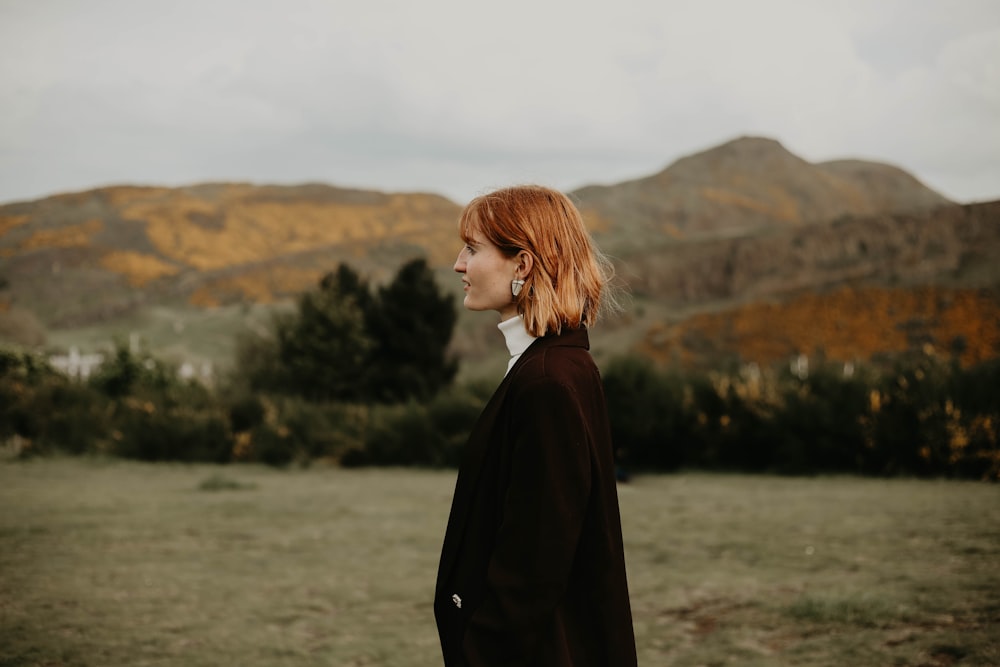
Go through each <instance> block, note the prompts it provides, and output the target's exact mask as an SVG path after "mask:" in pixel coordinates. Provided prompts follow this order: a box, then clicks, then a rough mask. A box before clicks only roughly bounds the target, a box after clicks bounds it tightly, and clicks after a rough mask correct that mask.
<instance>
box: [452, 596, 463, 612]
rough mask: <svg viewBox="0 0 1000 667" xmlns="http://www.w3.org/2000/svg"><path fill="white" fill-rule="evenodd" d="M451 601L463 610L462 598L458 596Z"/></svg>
mask: <svg viewBox="0 0 1000 667" xmlns="http://www.w3.org/2000/svg"><path fill="white" fill-rule="evenodd" d="M451 601H452V602H454V603H455V606H456V607H458V608H459V609H461V608H462V598H460V597H458V595H457V594H456V595H452V596H451Z"/></svg>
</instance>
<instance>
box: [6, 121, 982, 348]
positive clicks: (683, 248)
mask: <svg viewBox="0 0 1000 667" xmlns="http://www.w3.org/2000/svg"><path fill="white" fill-rule="evenodd" d="M571 194H572V196H573V197H574V198H575V199H576V200H577V202H578V203H579V205H580V207H581V209H582V210H583V212H584V216H585V218H586V219H587V221H588V224H589V225H590V227H591V229H592V230H593V231H594V234H595V236H596V238H597V239H598V242H599V244H600V245H601V247H602V248H604V249H605V250H606V251H608V252H609V254H611V255H612V256H613V257H614V258H615V260H616V262H617V265H618V271H619V276H620V277H621V278H622V279H623V280H624V282H625V283H627V287H628V289H629V291H630V292H631V293H632V295H633V297H634V299H633V311H632V312H626V313H625V314H624V315H623V316H622V317H620V318H619V319H618V320H616V321H615V322H612V323H610V324H609V326H608V327H607V332H608V333H607V334H605V339H606V340H608V341H609V344H610V341H611V338H614V339H615V343H614V345H613V347H615V349H618V350H620V349H622V348H623V347H626V348H627V347H632V346H635V347H638V348H641V349H643V350H644V351H646V352H647V353H649V354H651V355H653V356H659V357H661V358H688V357H689V356H690V355H689V354H688V352H684V351H683V350H680V348H677V347H676V345H677V341H678V340H681V341H683V340H688V341H695V342H696V343H697V338H698V336H699V335H700V334H697V333H696V330H697V327H694V328H689V329H687V330H685V331H684V332H682V333H683V335H679V337H678V336H673V334H670V335H667V334H664V331H666V330H668V329H670V330H671V331H674V333H678V332H679V331H680V330H679V329H676V327H678V326H680V325H681V323H682V322H684V321H692V322H696V321H697V320H692V319H691V318H692V317H694V316H700V317H702V318H704V317H706V316H707V315H711V314H714V316H718V317H721V318H723V319H725V318H729V320H726V321H730V320H732V318H733V317H736V313H737V310H738V311H739V313H740V315H739V316H740V317H742V318H744V319H746V318H750V319H752V318H753V314H752V313H753V312H760V313H762V317H765V316H766V317H772V316H773V315H774V311H773V307H774V306H775V304H787V303H794V302H795V301H796V299H801V298H802V297H803V295H807V294H812V295H818V296H822V295H823V294H840V296H839V297H838V298H840V299H841V300H843V298H844V297H843V294H842V293H839V292H837V290H838V289H839V288H850V289H855V288H857V290H856V291H854V292H849V293H851V294H855V295H859V296H858V297H857V298H869V297H871V294H870V293H867V292H865V291H864V289H862V288H868V287H872V288H879V289H900V290H904V291H906V290H911V289H917V288H920V289H926V288H928V287H930V288H933V289H937V290H969V289H971V290H979V292H977V294H985V295H986V297H984V298H985V301H984V300H982V299H980V300H974V301H975V303H977V304H981V305H979V306H977V307H976V308H978V309H979V310H978V311H977V310H975V309H973V311H974V312H982V313H983V315H982V317H988V315H987V314H986V313H985V311H984V310H983V309H988V308H989V307H990V306H989V304H990V303H995V302H996V288H997V287H998V285H1000V278H998V276H1000V271H998V269H996V267H995V266H994V261H993V259H992V258H993V257H996V256H1000V204H998V203H994V204H980V205H973V206H961V205H958V204H955V203H953V202H950V201H948V200H947V199H945V198H944V197H942V196H941V195H939V194H937V193H935V192H934V191H932V190H930V189H929V188H927V187H926V186H924V185H923V184H921V183H920V182H919V181H917V180H916V179H915V178H913V177H912V176H911V175H909V174H907V173H906V172H905V171H903V170H901V169H898V168H896V167H891V166H888V165H884V164H878V163H872V162H862V161H856V160H844V161H837V162H826V163H820V164H811V163H809V162H806V161H805V160H802V159H801V158H799V157H797V156H795V155H793V154H792V153H790V152H788V151H787V150H786V149H785V148H784V147H782V146H781V145H780V144H779V143H778V142H776V141H773V140H770V139H763V138H741V139H737V140H734V141H731V142H728V143H726V144H723V145H721V146H718V147H715V148H712V149H710V150H707V151H704V152H702V153H698V154H696V155H691V156H689V157H685V158H683V159H681V160H678V161H677V162H675V163H674V164H672V165H670V166H669V167H667V168H666V169H664V170H663V171H661V172H659V173H657V174H654V175H651V176H649V177H646V178H642V179H637V180H634V181H628V182H625V183H620V184H616V185H605V186H590V187H585V188H582V189H580V190H577V191H575V192H573V193H571ZM459 211H460V206H459V205H458V204H456V203H454V202H451V201H448V200H447V199H445V198H443V197H440V196H437V195H433V194H419V193H417V194H385V193H380V192H372V191H359V190H348V189H342V188H337V187H333V186H328V185H321V184H309V185H302V186H254V185H248V184H202V185H195V186H191V187H185V188H154V187H129V186H123V187H111V188H102V189H98V190H91V191H87V192H80V193H72V194H65V195H59V196H54V197H49V198H46V199H42V200H38V201H33V202H21V203H15V204H8V205H6V206H0V341H2V340H7V341H8V342H11V341H13V342H19V343H22V344H25V343H27V344H36V345H37V344H41V343H43V342H44V341H45V340H46V339H47V336H48V337H49V338H50V339H51V336H52V335H53V334H55V333H58V332H67V331H78V330H83V329H87V328H89V329H93V328H95V327H97V328H99V329H101V330H102V331H112V330H114V329H115V328H116V327H118V326H121V327H125V326H128V327H131V328H134V327H136V326H140V327H141V326H142V322H143V321H144V320H143V317H142V315H143V313H149V312H152V311H153V310H156V309H159V310H157V312H160V311H163V309H167V310H168V311H169V312H170V313H171V314H170V315H168V316H167V317H174V319H175V325H174V327H175V328H177V327H178V326H179V325H177V323H176V322H178V321H180V320H178V319H177V318H178V317H179V316H176V313H178V312H180V311H182V310H183V311H185V312H204V313H216V312H221V311H219V310H218V309H219V308H223V309H224V308H233V307H239V308H244V309H245V308H248V307H255V308H256V307H259V305H260V304H273V303H280V302H282V301H283V300H287V299H288V298H289V297H291V296H294V295H295V294H297V293H299V292H301V291H302V290H305V289H308V288H310V287H312V286H313V285H315V284H316V282H317V280H318V279H319V278H320V277H321V276H322V275H323V273H325V272H327V271H329V270H331V269H333V268H334V267H335V266H336V265H337V264H338V263H339V262H348V263H350V264H351V265H352V266H354V267H355V268H357V269H358V270H360V271H361V272H362V273H363V274H365V275H367V276H369V277H370V278H371V279H373V280H375V281H379V280H382V279H385V278H387V277H388V276H389V275H391V273H392V272H393V271H394V270H395V268H396V267H398V266H399V265H400V264H401V263H402V262H403V261H405V260H406V259H409V258H411V257H413V256H416V255H424V256H427V257H428V258H429V259H430V261H431V263H432V264H433V265H435V266H437V267H439V268H440V269H441V271H442V274H444V273H445V272H447V270H448V267H450V265H451V262H452V261H453V255H454V254H455V252H457V249H458V245H459V244H458V241H457V239H456V236H455V222H456V219H457V216H458V213H459ZM449 285H450V283H449ZM983 290H986V291H985V292H983ZM991 290H992V291H991ZM865 294H868V296H865ZM871 298H874V297H871ZM991 299H992V301H991ZM755 304H758V305H759V306H760V308H761V309H760V310H759V311H754V310H753V309H754V308H756V307H757V305H755ZM982 304H986V305H982ZM838 307H841V308H843V304H842V303H841V305H840V306H838ZM747 308H749V309H750V310H749V311H746V312H744V310H740V309H747ZM769 308H770V309H772V310H768V309H769ZM747 312H749V313H751V314H749V315H748V314H747ZM727 313H728V315H727ZM765 313H767V315H765ZM966 315H967V317H966V318H967V319H968V318H969V317H972V316H969V315H968V312H967V313H966ZM972 318H973V319H977V318H979V316H978V315H976V316H975V317H972ZM237 319H238V318H237ZM980 319H981V318H980ZM220 321H221V319H220ZM701 321H702V323H703V324H704V323H705V322H707V320H704V319H703V320H701ZM126 322H127V324H126ZM136 322H139V324H136ZM234 326H239V325H234ZM490 326H491V327H492V324H490ZM692 326H693V325H692ZM719 326H720V325H719V324H718V323H717V322H715V323H712V324H711V325H710V326H709V324H705V327H706V328H705V330H704V335H706V336H714V337H715V338H717V339H718V341H720V342H718V345H714V344H713V345H712V346H708V348H711V350H710V351H709V352H706V354H711V355H716V356H717V355H724V354H736V355H737V356H739V357H741V358H742V357H746V356H747V355H748V354H750V353H749V352H748V351H747V350H749V348H748V346H747V345H746V344H742V347H741V345H740V344H738V338H739V337H738V336H737V337H734V336H732V335H730V336H728V338H727V337H726V336H722V335H721V334H719V331H720V329H719ZM671 327H673V329H671ZM713 332H714V333H713ZM494 333H495V332H494ZM963 335H964V334H963ZM984 335H985V334H984ZM463 336H464V338H463ZM671 336H673V337H671ZM64 338H65V337H61V339H64ZM190 338H191V341H190V342H191V344H192V345H195V346H196V345H197V344H198V341H197V340H196V336H195V334H194V333H193V332H192V333H191V335H190ZM484 338H485V336H484V335H483V334H482V332H478V333H477V332H476V331H471V332H467V333H462V334H460V338H459V340H457V341H456V349H459V350H461V351H462V352H463V353H464V354H466V355H467V356H470V357H474V356H476V354H477V350H478V349H479V348H480V347H481V343H482V341H483V339H484ZM668 339H669V340H672V341H673V342H672V343H670V344H671V345H674V347H673V348H671V349H672V350H673V351H672V352H669V353H667V352H665V351H664V348H663V346H662V345H660V344H659V343H657V341H660V342H662V341H664V340H668ZM725 340H729V341H730V343H732V345H729V347H728V348H726V346H725V345H724V344H723V343H724V342H725ZM622 341H624V343H623V342H622ZM734 341H735V342H734ZM990 344H992V343H988V344H987V348H988V347H989V345H990ZM658 345H659V347H658ZM699 345H700V348H705V346H704V345H701V344H695V345H694V347H693V348H692V350H693V349H695V348H698V349H700V348H699ZM720 346H721V347H720ZM734 346H735V347H734ZM222 347H223V348H225V346H222ZM751 347H752V346H751ZM808 347H809V344H808V341H806V342H803V341H801V340H797V341H796V342H795V343H794V345H792V344H790V345H788V346H786V348H787V350H786V349H785V348H783V353H784V351H787V352H795V351H796V350H801V349H804V348H808ZM825 347H826V348H829V347H830V344H829V343H827V344H826V345H825ZM967 347H968V346H967ZM973 347H976V349H980V348H982V346H981V345H980V346H973ZM708 348H706V349H708ZM723 348H725V349H723ZM679 350H680V352H679ZM726 350H728V352H727V351H726ZM741 350H742V351H741ZM681 352H683V353H681ZM206 354H207V353H206ZM213 354H218V351H216V352H214V353H213ZM223 356H224V352H223ZM751 356H752V355H751Z"/></svg>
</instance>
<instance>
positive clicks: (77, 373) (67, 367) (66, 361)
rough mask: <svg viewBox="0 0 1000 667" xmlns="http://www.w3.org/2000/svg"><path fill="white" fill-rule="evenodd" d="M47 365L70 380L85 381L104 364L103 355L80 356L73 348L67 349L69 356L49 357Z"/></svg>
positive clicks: (56, 355) (57, 355)
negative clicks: (50, 365)
mask: <svg viewBox="0 0 1000 667" xmlns="http://www.w3.org/2000/svg"><path fill="white" fill-rule="evenodd" d="M49 363H50V364H52V367H53V368H55V369H56V370H59V371H62V372H63V373H65V374H66V375H68V376H69V377H71V378H77V379H79V380H86V379H87V378H89V377H90V374H91V373H93V372H94V370H95V369H96V368H97V367H98V366H100V365H101V364H103V363H104V355H103V354H80V351H79V350H78V349H76V348H75V347H71V348H69V354H55V355H52V356H51V357H49Z"/></svg>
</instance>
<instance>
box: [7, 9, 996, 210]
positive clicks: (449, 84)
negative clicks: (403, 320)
mask: <svg viewBox="0 0 1000 667" xmlns="http://www.w3.org/2000/svg"><path fill="white" fill-rule="evenodd" d="M741 135H758V136H767V137H771V138H774V139H777V140H779V141H781V142H782V143H783V144H784V145H785V147H786V148H788V149H789V150H790V151H792V152H793V153H796V154H797V155H800V156H801V157H803V158H805V159H807V160H810V161H822V160H829V159H837V158H843V157H860V158H865V159H873V160H878V161H882V162H888V163H891V164H895V165H897V166H900V167H902V168H904V169H906V170H907V171H910V172H911V173H913V174H914V175H916V176H917V177H918V178H920V179H921V180H922V181H923V182H924V183H926V184H928V185H929V186H931V187H932V188H934V189H936V190H938V191H939V192H941V193H943V194H945V195H946V196H948V197H951V198H953V199H956V200H958V201H962V202H967V201H976V200H986V199H1000V2H998V1H997V0H939V1H931V0H846V1H844V0H841V1H838V2H833V1H827V0H753V1H750V0H731V1H726V0H692V1H684V2H679V1H670V0H604V1H601V2H592V1H589V0H572V1H569V0H567V1H561V0H560V1H552V0H493V2H489V3H485V2H477V1H475V0H351V1H347V0H325V1H321V0H280V1H279V0H272V1H270V2H265V1H263V0H169V1H167V0H0V202H10V201H17V200H24V199H32V198H36V197H40V196H45V195H49V194H53V193H56V192H64V191H68V190H81V189H86V188H91V187H96V186H101V185H107V184H120V183H137V184H151V185H183V184H190V183H196V182H201V181H206V180H215V181H219V180H225V181H250V182H255V183H298V182H316V181H318V182H326V183H331V184H334V185H341V186H356V187H364V188H374V189H380V190H388V191H429V192H437V193H440V194H443V195H445V196H447V197H449V198H451V199H453V200H455V201H456V202H459V203H462V202H464V201H465V200H467V199H469V198H470V197H472V196H474V195H476V194H478V193H479V192H482V191H484V190H487V189H490V188H492V187H496V186H502V185H507V184H511V183H519V182H527V181H535V182H541V183H545V184H549V185H552V186H555V187H559V188H563V189H572V188H576V187H580V186H582V185H588V184H593V183H615V182H619V181H622V180H627V179H630V178H637V177H641V176H646V175H649V174H651V173H654V172H656V171H659V170H660V169H662V168H664V167H665V166H667V165H668V164H670V163H671V162H673V161H674V160H676V159H677V158H679V157H681V156H683V155H687V154H690V153H693V152H696V151H699V150H703V149H706V148H710V147H712V146H714V145H717V144H720V143H722V142H724V141H728V140H730V139H733V138H735V137H738V136H741Z"/></svg>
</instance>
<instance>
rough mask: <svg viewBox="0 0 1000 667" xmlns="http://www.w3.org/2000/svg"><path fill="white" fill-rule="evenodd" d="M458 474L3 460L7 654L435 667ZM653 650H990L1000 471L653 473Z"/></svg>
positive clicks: (668, 653) (636, 484)
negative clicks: (440, 560) (441, 575)
mask: <svg viewBox="0 0 1000 667" xmlns="http://www.w3.org/2000/svg"><path fill="white" fill-rule="evenodd" d="M453 484H454V473H453V472H449V471H409V470H383V469H376V470H352V471H347V470H341V469H331V468H320V467H315V468H312V469H294V470H287V471H278V470H272V469H267V468H262V467H256V466H249V465H247V466H229V467H220V466H208V465H165V464H161V465H144V464H138V463H130V462H122V461H107V460H93V459H41V460H33V461H27V462H13V461H4V462H0V507H2V508H3V509H2V511H0V666H11V665H46V666H48V667H55V666H69V665H93V666H100V667H114V666H119V665H120V666H125V665H128V666H130V667H131V666H140V665H158V666H159V665H178V666H181V665H183V666H185V667H186V666H198V665H205V666H209V665H211V666H213V667H214V666H217V665H242V666H248V667H255V666H260V667H265V666H266V667H271V666H281V665H289V666H291V665H295V666H299V665H303V666H304V665H335V666H351V665H386V666H388V665H395V666H400V667H403V666H406V667H421V666H424V665H440V664H441V663H440V655H439V649H438V644H437V635H436V632H435V628H434V621H433V617H432V611H431V598H432V595H433V582H434V575H435V570H436V566H437V557H438V553H439V548H440V543H441V537H442V534H443V531H444V526H445V522H446V520H447V512H448V507H449V503H450V498H451V492H452V488H453ZM620 497H621V503H622V509H623V515H624V530H625V536H626V549H627V555H628V566H629V576H630V586H631V589H632V600H633V607H634V615H635V628H636V635H637V641H638V645H639V654H640V664H641V665H644V666H645V667H658V666H660V665H691V666H694V665H732V664H735V665H805V666H819V665H830V666H833V665H838V666H839V665H898V666H902V665H913V666H921V667H927V666H931V665H1000V566H998V565H1000V487H998V486H996V485H987V484H977V483H968V482H950V481H916V480H875V479H857V478H816V479H804V478H776V477H753V476H737V475H733V476H727V475H707V474H680V475H671V476H648V477H644V476H640V477H637V478H636V479H635V480H634V481H633V482H631V483H629V484H626V485H622V486H621V487H620Z"/></svg>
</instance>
